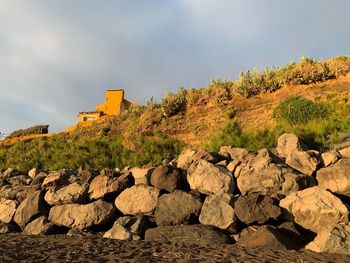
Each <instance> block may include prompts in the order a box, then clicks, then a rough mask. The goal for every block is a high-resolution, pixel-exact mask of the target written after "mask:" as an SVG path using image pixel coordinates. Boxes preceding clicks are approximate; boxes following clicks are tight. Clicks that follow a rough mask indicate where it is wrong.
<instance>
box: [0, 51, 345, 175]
mask: <svg viewBox="0 0 350 263" xmlns="http://www.w3.org/2000/svg"><path fill="white" fill-rule="evenodd" d="M298 96H299V97H298ZM288 98H294V99H292V102H291V103H294V104H293V105H287V107H292V110H289V111H288V114H289V115H291V116H292V115H293V114H294V115H295V113H297V114H299V115H300V116H298V118H299V119H298V122H297V123H292V122H290V120H287V119H288V117H290V116H284V117H282V118H281V117H278V116H277V115H276V114H274V111H276V110H275V109H276V108H278V107H280V105H283V102H284V101H286V100H288ZM300 98H304V99H306V100H304V101H303V100H302V99H300ZM349 98H350V57H336V58H333V59H330V60H327V61H322V62H318V61H314V60H312V59H309V58H302V59H301V61H300V62H299V63H291V64H288V65H287V66H285V67H282V68H268V69H265V70H263V71H261V72H259V71H257V70H256V69H254V70H252V71H247V72H242V73H240V75H239V77H238V78H237V79H236V80H233V81H230V80H221V79H214V80H213V81H212V83H211V84H210V85H209V86H208V87H204V88H199V89H185V88H183V87H181V88H180V89H179V91H178V92H177V93H175V94H168V95H167V96H166V97H164V98H163V100H162V101H161V102H159V103H157V102H155V101H153V100H152V99H151V100H149V101H148V102H147V104H146V105H136V104H134V105H132V107H131V108H130V109H129V110H127V111H124V112H123V113H122V114H121V115H119V116H116V117H104V118H103V119H102V120H101V119H100V120H99V122H96V123H95V124H93V125H92V126H88V127H81V128H77V129H76V130H74V131H72V132H69V133H60V134H56V135H54V136H50V137H48V138H34V139H30V140H27V141H24V142H19V143H15V144H13V145H11V146H6V147H0V168H5V167H16V168H17V169H24V170H25V169H30V168H31V167H33V166H34V165H42V166H44V167H45V168H46V169H59V168H62V167H71V168H76V167H79V166H86V167H93V168H102V167H107V166H111V167H113V166H114V167H115V166H118V167H124V166H126V165H144V164H147V163H149V162H152V163H154V164H157V163H161V162H162V160H163V159H172V158H174V157H175V156H176V155H177V154H179V152H180V151H181V149H182V148H183V147H185V146H190V147H204V148H206V149H208V150H219V148H220V147H221V146H222V145H233V146H236V147H245V148H247V149H249V150H252V151H255V150H257V149H261V148H264V147H274V146H275V142H276V139H277V137H278V136H279V135H281V134H282V133H283V132H293V133H295V134H297V135H298V136H300V137H301V138H303V139H304V140H305V141H306V143H307V144H309V146H310V147H311V148H313V149H318V150H320V151H323V150H326V149H328V148H330V147H331V145H330V143H337V138H338V133H341V132H349V131H350V101H349ZM305 103H306V104H305ZM319 108H322V109H323V111H324V112H325V113H326V114H325V115H322V114H321V115H320V112H318V111H319ZM280 110H281V109H280ZM321 113H322V112H321ZM310 114H311V115H310ZM330 135H332V136H333V140H332V141H330V140H329V136H330ZM26 139H27V138H26ZM96 156H98V158H96Z"/></svg>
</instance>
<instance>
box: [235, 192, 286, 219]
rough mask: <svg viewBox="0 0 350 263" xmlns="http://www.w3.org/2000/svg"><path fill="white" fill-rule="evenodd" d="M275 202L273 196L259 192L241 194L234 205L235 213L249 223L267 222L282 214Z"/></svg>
mask: <svg viewBox="0 0 350 263" xmlns="http://www.w3.org/2000/svg"><path fill="white" fill-rule="evenodd" d="M275 203H276V202H275V200H274V199H273V198H271V197H269V196H264V195H260V194H258V193H252V194H248V195H246V196H239V197H238V199H237V200H236V202H235V205H234V209H235V214H236V216H237V217H238V219H239V220H240V221H242V222H243V223H245V224H247V225H251V224H253V223H258V224H265V223H266V222H267V221H268V220H270V219H274V220H277V219H278V218H279V217H280V216H281V209H280V208H279V207H278V206H277V205H275Z"/></svg>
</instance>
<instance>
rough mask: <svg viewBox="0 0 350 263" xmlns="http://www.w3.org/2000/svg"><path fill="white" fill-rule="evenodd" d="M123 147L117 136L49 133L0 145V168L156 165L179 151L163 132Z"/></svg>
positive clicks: (56, 168) (176, 142)
mask: <svg viewBox="0 0 350 263" xmlns="http://www.w3.org/2000/svg"><path fill="white" fill-rule="evenodd" d="M130 143H131V144H132V147H126V146H125V143H124V141H123V138H122V137H121V136H109V137H101V138H94V139H89V138H82V139H78V138H71V139H66V138H65V137H64V136H60V135H57V136H53V137H52V138H50V139H46V140H43V139H41V140H33V141H30V142H20V143H16V144H14V145H12V146H9V147H3V148H0V168H8V167H12V168H15V169H17V170H20V171H28V170H30V169H31V168H33V167H34V166H35V165H36V164H38V165H40V166H41V167H42V168H43V169H47V170H58V169H62V168H78V167H81V166H84V167H86V168H96V169H100V168H104V167H120V168H122V167H124V166H127V165H130V166H141V165H144V164H147V163H149V162H152V163H153V164H155V165H156V164H160V163H162V161H163V160H164V159H168V160H171V159H172V158H175V157H176V156H177V155H178V154H179V153H180V151H181V149H182V147H183V145H182V143H181V142H179V141H176V140H174V139H171V138H169V137H167V136H165V135H157V136H153V137H143V136H137V137H135V138H133V139H132V140H131V142H130Z"/></svg>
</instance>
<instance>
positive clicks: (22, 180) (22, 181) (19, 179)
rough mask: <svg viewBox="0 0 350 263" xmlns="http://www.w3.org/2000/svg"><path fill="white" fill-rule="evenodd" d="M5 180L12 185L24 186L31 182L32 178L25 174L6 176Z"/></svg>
mask: <svg viewBox="0 0 350 263" xmlns="http://www.w3.org/2000/svg"><path fill="white" fill-rule="evenodd" d="M6 181H7V182H8V183H9V184H11V185H12V186H25V185H29V184H30V183H31V182H32V179H31V178H30V177H29V176H26V175H17V176H13V177H10V178H7V179H6Z"/></svg>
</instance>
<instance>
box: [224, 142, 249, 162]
mask: <svg viewBox="0 0 350 263" xmlns="http://www.w3.org/2000/svg"><path fill="white" fill-rule="evenodd" d="M219 154H220V155H222V156H225V157H226V158H229V159H230V160H232V161H237V162H239V163H248V162H249V161H250V160H251V159H253V158H254V157H255V155H254V154H253V153H251V152H249V151H248V150H247V149H244V148H235V147H231V146H222V147H221V148H220V152H219Z"/></svg>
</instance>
